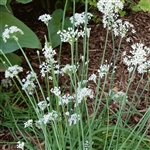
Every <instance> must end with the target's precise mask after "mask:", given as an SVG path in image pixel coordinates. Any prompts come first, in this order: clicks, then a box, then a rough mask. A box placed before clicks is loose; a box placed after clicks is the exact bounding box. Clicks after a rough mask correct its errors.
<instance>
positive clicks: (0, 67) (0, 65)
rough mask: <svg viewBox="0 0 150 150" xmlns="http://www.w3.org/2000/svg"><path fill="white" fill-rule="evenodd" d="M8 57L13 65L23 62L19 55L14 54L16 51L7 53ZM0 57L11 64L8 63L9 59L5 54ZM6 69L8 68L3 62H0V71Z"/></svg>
mask: <svg viewBox="0 0 150 150" xmlns="http://www.w3.org/2000/svg"><path fill="white" fill-rule="evenodd" d="M6 57H7V58H8V60H9V61H10V63H11V64H12V65H19V66H20V65H21V63H22V59H21V58H20V57H19V56H18V55H16V54H14V53H8V54H6ZM0 58H1V60H3V61H5V62H6V64H7V65H8V66H9V64H8V63H7V61H6V59H5V58H4V56H3V55H0ZM5 69H6V68H5V66H4V65H3V63H1V62H0V72H3V71H5Z"/></svg>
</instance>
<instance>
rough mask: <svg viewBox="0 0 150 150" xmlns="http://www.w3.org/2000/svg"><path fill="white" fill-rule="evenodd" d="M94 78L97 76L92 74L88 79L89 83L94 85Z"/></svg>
mask: <svg viewBox="0 0 150 150" xmlns="http://www.w3.org/2000/svg"><path fill="white" fill-rule="evenodd" d="M96 78H97V76H96V74H94V73H93V74H92V75H91V76H90V77H89V79H88V80H89V81H93V82H94V83H96Z"/></svg>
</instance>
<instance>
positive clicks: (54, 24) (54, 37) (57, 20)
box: [49, 9, 71, 48]
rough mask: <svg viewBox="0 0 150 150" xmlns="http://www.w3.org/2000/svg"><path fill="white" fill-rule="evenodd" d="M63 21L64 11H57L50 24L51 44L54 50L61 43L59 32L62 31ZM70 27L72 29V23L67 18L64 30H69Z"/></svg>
mask: <svg viewBox="0 0 150 150" xmlns="http://www.w3.org/2000/svg"><path fill="white" fill-rule="evenodd" d="M62 19H63V10H62V9H56V10H55V11H54V12H53V14H52V19H51V21H50V23H49V31H50V35H51V44H52V47H53V48H54V47H57V46H58V45H60V43H61V40H60V36H59V35H58V34H57V32H58V31H59V30H61V29H62ZM68 27H71V23H70V20H69V18H65V20H64V29H67V28H68Z"/></svg>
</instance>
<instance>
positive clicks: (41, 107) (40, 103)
mask: <svg viewBox="0 0 150 150" xmlns="http://www.w3.org/2000/svg"><path fill="white" fill-rule="evenodd" d="M37 105H38V106H39V108H40V109H41V110H42V111H43V110H44V109H45V108H46V107H48V106H49V105H50V104H48V103H47V101H41V102H39V103H38V104H37Z"/></svg>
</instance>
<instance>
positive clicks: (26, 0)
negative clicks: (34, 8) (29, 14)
mask: <svg viewBox="0 0 150 150" xmlns="http://www.w3.org/2000/svg"><path fill="white" fill-rule="evenodd" d="M16 1H17V2H20V3H22V4H27V3H30V2H32V0H16Z"/></svg>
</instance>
